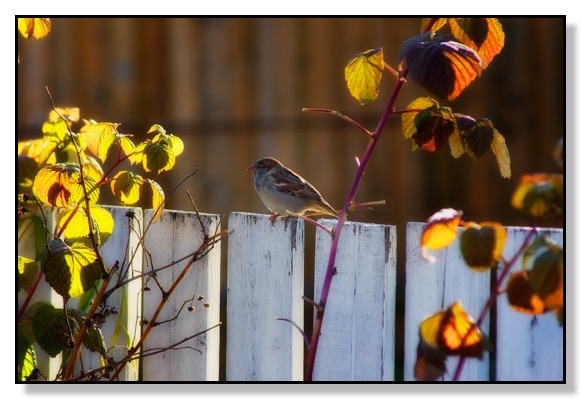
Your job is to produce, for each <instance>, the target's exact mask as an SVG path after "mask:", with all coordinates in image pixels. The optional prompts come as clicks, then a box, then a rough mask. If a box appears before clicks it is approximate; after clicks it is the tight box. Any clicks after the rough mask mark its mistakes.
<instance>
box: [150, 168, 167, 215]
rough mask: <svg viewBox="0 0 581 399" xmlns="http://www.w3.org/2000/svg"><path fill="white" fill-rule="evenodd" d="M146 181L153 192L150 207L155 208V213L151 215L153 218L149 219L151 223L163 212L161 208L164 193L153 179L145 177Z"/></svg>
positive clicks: (162, 206) (163, 203) (163, 201)
mask: <svg viewBox="0 0 581 399" xmlns="http://www.w3.org/2000/svg"><path fill="white" fill-rule="evenodd" d="M147 182H148V183H149V185H150V186H151V190H152V192H153V199H152V205H151V208H152V209H153V210H155V214H154V216H153V219H152V220H151V223H155V221H156V220H158V219H159V218H160V216H161V213H162V212H163V208H164V205H165V194H164V193H163V190H162V189H161V186H160V185H159V184H157V183H156V182H155V181H153V180H151V179H147Z"/></svg>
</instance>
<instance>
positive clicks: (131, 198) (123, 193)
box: [111, 171, 143, 205]
mask: <svg viewBox="0 0 581 399" xmlns="http://www.w3.org/2000/svg"><path fill="white" fill-rule="evenodd" d="M142 186H143V177H141V176H139V175H137V174H134V173H132V172H128V171H121V172H119V173H117V174H116V175H115V177H114V178H113V180H111V192H113V195H114V196H115V198H117V201H119V202H120V203H121V204H123V205H131V204H135V203H136V202H137V201H138V200H139V197H140V194H141V187H142Z"/></svg>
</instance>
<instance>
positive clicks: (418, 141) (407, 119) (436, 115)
mask: <svg viewBox="0 0 581 399" xmlns="http://www.w3.org/2000/svg"><path fill="white" fill-rule="evenodd" d="M406 110H408V112H405V113H404V114H403V115H402V130H403V133H404V136H405V137H407V138H411V139H412V150H414V151H415V150H417V149H418V148H421V149H423V150H428V151H435V150H437V149H438V148H440V147H441V146H442V145H443V144H444V143H445V142H446V141H447V140H448V138H449V137H450V135H451V134H452V133H453V132H454V129H455V121H454V115H453V113H452V110H451V109H450V108H448V107H440V105H439V104H438V102H437V101H436V100H434V99H432V98H429V97H419V98H417V99H415V100H414V101H412V102H411V103H410V104H409V105H408V106H407V107H406Z"/></svg>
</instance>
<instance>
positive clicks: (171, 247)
mask: <svg viewBox="0 0 581 399" xmlns="http://www.w3.org/2000/svg"><path fill="white" fill-rule="evenodd" d="M152 216H153V210H151V209H148V210H146V211H145V217H144V219H145V220H144V230H145V228H146V227H145V226H147V224H148V223H149V221H150V220H151V218H152ZM201 218H202V223H203V224H204V226H205V228H206V230H207V232H208V234H210V235H211V234H213V233H214V231H215V230H216V227H217V225H218V223H219V218H218V216H217V215H205V214H202V215H201ZM203 238H204V237H203V233H202V229H201V226H200V223H199V221H198V217H197V215H196V214H195V213H194V212H179V211H167V210H166V211H163V213H162V215H161V218H160V219H159V220H158V221H156V222H155V223H153V224H151V226H150V228H149V230H148V231H147V233H145V239H144V241H145V250H146V251H147V254H146V255H145V256H144V267H143V269H144V272H147V271H148V270H151V269H152V268H154V269H157V268H159V267H161V266H164V265H167V264H169V263H171V262H173V261H176V260H178V259H180V258H182V257H184V256H186V255H188V254H192V253H193V252H194V251H196V250H197V249H198V248H199V246H200V244H201V243H202V241H203ZM188 260H189V258H188V259H186V260H183V261H181V262H179V263H178V264H176V265H174V266H172V267H170V268H168V269H165V270H162V271H160V272H159V273H157V279H158V281H159V284H160V285H161V287H162V288H163V289H164V291H165V292H167V291H168V290H169V289H170V287H171V284H172V283H173V282H174V281H175V280H176V279H177V277H178V276H179V274H180V273H181V272H182V270H183V268H184V266H185V264H186V263H187V262H188ZM144 284H145V283H144ZM147 286H148V287H149V289H150V290H149V291H147V292H145V293H144V295H143V297H144V298H143V317H144V319H146V320H151V317H152V315H153V314H154V312H155V310H156V308H157V306H158V305H159V303H160V302H161V301H162V293H161V291H160V289H159V287H158V286H157V284H156V283H155V281H154V280H153V279H150V280H149V281H148V282H147ZM200 296H201V297H202V298H201V299H199V298H200ZM190 300H192V301H191V302H188V301H190ZM204 304H208V305H209V307H207V308H206V307H205V306H204ZM189 306H192V307H194V308H195V309H194V311H188V307H189ZM178 313H179V315H178ZM176 316H177V317H176ZM174 318H175V319H174ZM171 319H173V320H171ZM219 319H220V243H218V244H216V246H215V247H214V249H213V250H211V251H210V252H209V253H208V254H207V255H206V256H205V257H204V258H202V259H200V260H198V261H197V262H196V263H194V264H193V265H192V266H191V268H190V269H189V271H188V273H187V274H186V275H185V277H184V279H183V280H182V281H181V282H180V283H179V285H178V289H176V290H175V291H174V292H173V293H172V295H171V296H169V298H168V301H167V303H166V304H165V306H164V308H163V310H162V312H161V313H160V316H159V318H158V319H157V322H158V323H160V322H164V323H163V324H160V325H158V326H156V327H154V328H153V330H152V331H151V333H150V335H149V336H148V337H147V338H146V340H145V343H144V347H143V349H144V351H147V350H150V349H151V350H153V349H157V348H168V347H169V346H170V345H173V344H175V343H177V342H179V341H181V340H183V339H185V338H187V337H190V336H193V335H194V334H196V333H199V332H201V331H203V330H205V329H208V328H210V327H213V326H216V325H217V324H218V323H219ZM170 320H171V321H170ZM219 341H220V332H219V328H214V329H212V330H211V331H209V332H207V333H205V334H202V335H200V336H198V337H195V338H193V339H191V340H188V341H187V342H184V343H183V344H181V345H179V347H177V348H173V349H169V350H167V351H164V352H162V353H160V354H157V355H154V356H150V357H146V358H144V359H143V360H142V370H143V371H142V373H143V374H142V379H143V380H144V381H215V380H218V374H219V370H218V359H219V352H218V351H219V343H220V342H219Z"/></svg>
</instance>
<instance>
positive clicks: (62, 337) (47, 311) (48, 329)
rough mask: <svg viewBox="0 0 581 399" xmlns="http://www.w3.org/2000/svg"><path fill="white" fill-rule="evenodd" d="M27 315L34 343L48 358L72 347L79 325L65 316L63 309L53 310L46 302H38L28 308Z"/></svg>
mask: <svg viewBox="0 0 581 399" xmlns="http://www.w3.org/2000/svg"><path fill="white" fill-rule="evenodd" d="M27 315H29V317H30V318H31V319H32V321H33V323H32V330H33V332H34V337H35V338H36V342H38V344H39V345H40V347H41V348H42V349H43V350H44V351H45V352H46V353H47V354H48V355H49V356H50V357H56V356H57V355H58V354H59V353H61V352H62V351H63V350H65V349H67V348H71V347H72V345H73V343H74V337H75V335H76V334H75V332H76V331H78V329H79V325H78V323H77V321H76V320H75V318H74V317H71V316H68V317H67V316H65V313H64V310H63V309H55V308H54V306H53V305H51V304H50V303H47V302H38V303H35V304H34V305H32V306H30V308H29V309H28V311H27Z"/></svg>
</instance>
